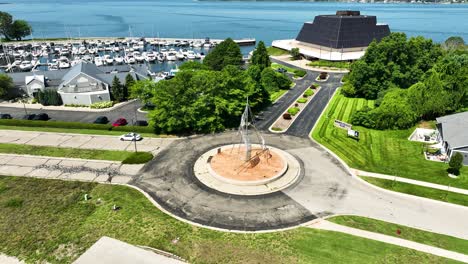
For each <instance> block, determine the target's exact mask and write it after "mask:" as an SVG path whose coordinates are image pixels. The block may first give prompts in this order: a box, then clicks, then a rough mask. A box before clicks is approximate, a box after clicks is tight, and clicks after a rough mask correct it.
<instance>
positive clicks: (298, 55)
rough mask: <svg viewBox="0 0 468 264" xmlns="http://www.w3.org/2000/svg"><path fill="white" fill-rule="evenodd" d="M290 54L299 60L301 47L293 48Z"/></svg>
mask: <svg viewBox="0 0 468 264" xmlns="http://www.w3.org/2000/svg"><path fill="white" fill-rule="evenodd" d="M289 54H290V55H291V57H292V58H293V60H298V59H300V58H301V53H300V51H299V48H292V49H291V51H290V52H289Z"/></svg>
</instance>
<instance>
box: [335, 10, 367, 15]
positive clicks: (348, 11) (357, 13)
mask: <svg viewBox="0 0 468 264" xmlns="http://www.w3.org/2000/svg"><path fill="white" fill-rule="evenodd" d="M336 15H337V16H360V15H361V12H360V11H351V10H340V11H336Z"/></svg>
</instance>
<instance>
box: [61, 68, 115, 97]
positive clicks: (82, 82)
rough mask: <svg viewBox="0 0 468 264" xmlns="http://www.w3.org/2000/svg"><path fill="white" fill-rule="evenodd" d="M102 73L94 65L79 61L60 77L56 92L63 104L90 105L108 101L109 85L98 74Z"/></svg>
mask: <svg viewBox="0 0 468 264" xmlns="http://www.w3.org/2000/svg"><path fill="white" fill-rule="evenodd" d="M100 74H104V72H102V71H101V70H99V69H98V67H97V66H96V65H94V64H93V63H89V62H81V63H79V64H77V65H75V66H73V68H71V69H70V71H69V72H67V74H65V75H64V76H63V77H62V83H61V84H60V85H59V87H58V89H57V92H58V93H59V94H60V96H61V97H62V101H63V104H78V105H91V104H93V103H97V102H105V101H110V92H109V88H110V85H109V83H107V81H106V80H104V79H103V78H100V77H99V75H100Z"/></svg>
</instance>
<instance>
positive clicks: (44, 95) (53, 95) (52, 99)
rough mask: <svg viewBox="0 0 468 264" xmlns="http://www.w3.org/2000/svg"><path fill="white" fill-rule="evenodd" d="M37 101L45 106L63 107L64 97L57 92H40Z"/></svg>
mask: <svg viewBox="0 0 468 264" xmlns="http://www.w3.org/2000/svg"><path fill="white" fill-rule="evenodd" d="M37 101H38V102H39V103H40V104H41V105H44V106H48V105H62V104H63V102H62V97H60V94H59V93H58V92H57V91H55V90H44V91H39V93H38V94H37Z"/></svg>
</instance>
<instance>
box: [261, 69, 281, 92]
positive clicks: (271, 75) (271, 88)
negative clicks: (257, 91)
mask: <svg viewBox="0 0 468 264" xmlns="http://www.w3.org/2000/svg"><path fill="white" fill-rule="evenodd" d="M261 83H262V85H263V87H264V88H265V89H266V90H267V91H268V92H269V93H273V92H276V91H278V90H279V89H280V87H279V86H278V82H277V81H276V72H275V70H273V69H272V68H265V69H264V70H263V71H262V78H261Z"/></svg>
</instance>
